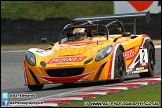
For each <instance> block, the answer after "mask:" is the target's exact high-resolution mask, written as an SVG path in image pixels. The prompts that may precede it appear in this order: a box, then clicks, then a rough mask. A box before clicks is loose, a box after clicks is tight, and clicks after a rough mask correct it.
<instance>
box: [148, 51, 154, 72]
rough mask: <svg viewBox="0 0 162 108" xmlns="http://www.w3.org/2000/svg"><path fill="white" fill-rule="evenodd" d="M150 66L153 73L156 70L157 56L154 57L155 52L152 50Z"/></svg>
mask: <svg viewBox="0 0 162 108" xmlns="http://www.w3.org/2000/svg"><path fill="white" fill-rule="evenodd" d="M149 66H150V68H151V70H152V71H154V69H155V67H154V66H155V55H154V51H153V50H150V52H149Z"/></svg>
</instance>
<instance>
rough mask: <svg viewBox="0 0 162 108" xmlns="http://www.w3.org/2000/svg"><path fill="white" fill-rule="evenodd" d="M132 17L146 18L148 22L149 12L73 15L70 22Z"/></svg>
mask: <svg viewBox="0 0 162 108" xmlns="http://www.w3.org/2000/svg"><path fill="white" fill-rule="evenodd" d="M130 18H131V19H132V18H146V22H147V23H148V22H149V20H150V12H149V11H148V12H141V13H127V14H113V15H102V16H85V17H75V18H73V19H72V22H77V21H89V20H90V21H92V20H117V19H119V20H120V19H130Z"/></svg>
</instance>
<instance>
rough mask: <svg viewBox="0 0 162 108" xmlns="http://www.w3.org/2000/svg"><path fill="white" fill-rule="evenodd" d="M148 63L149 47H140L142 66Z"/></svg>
mask: <svg viewBox="0 0 162 108" xmlns="http://www.w3.org/2000/svg"><path fill="white" fill-rule="evenodd" d="M147 65H148V54H147V49H146V48H145V49H140V66H147Z"/></svg>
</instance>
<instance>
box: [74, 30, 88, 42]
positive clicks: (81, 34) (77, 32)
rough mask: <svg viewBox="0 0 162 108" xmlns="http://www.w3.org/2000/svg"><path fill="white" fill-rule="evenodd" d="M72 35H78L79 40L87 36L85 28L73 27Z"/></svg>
mask: <svg viewBox="0 0 162 108" xmlns="http://www.w3.org/2000/svg"><path fill="white" fill-rule="evenodd" d="M73 34H74V36H76V37H78V39H79V40H83V39H86V38H87V32H86V29H85V28H75V29H74V30H73Z"/></svg>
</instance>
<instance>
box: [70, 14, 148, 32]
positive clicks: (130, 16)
mask: <svg viewBox="0 0 162 108" xmlns="http://www.w3.org/2000/svg"><path fill="white" fill-rule="evenodd" d="M137 18H146V23H148V22H149V21H150V12H149V11H148V12H141V13H127V14H113V15H102V16H85V17H75V18H73V19H72V22H74V23H77V22H82V21H115V20H122V19H133V22H132V23H131V24H133V34H134V35H136V19H137Z"/></svg>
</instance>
